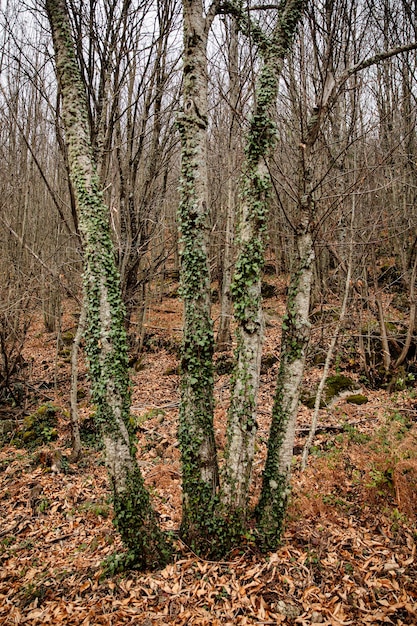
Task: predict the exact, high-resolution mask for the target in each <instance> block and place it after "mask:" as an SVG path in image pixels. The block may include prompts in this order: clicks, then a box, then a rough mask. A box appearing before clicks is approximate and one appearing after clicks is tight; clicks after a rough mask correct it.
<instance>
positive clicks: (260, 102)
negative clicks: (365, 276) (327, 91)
mask: <svg viewBox="0 0 417 626" xmlns="http://www.w3.org/2000/svg"><path fill="white" fill-rule="evenodd" d="M302 10H303V2H302V1H300V0H287V2H286V3H284V5H283V8H282V9H281V10H280V12H279V14H278V16H277V24H276V26H275V29H274V33H273V36H272V37H271V39H268V38H267V37H266V35H265V34H264V33H263V32H262V31H261V30H260V29H256V27H255V28H254V27H253V25H252V24H248V23H247V22H246V17H245V15H246V14H239V16H238V20H239V25H240V27H241V28H242V29H243V30H245V31H249V32H251V34H252V35H254V36H255V37H256V39H257V43H259V45H260V49H261V51H262V54H263V58H264V65H263V68H262V70H261V74H260V78H259V82H258V86H257V92H256V105H255V110H254V112H253V116H252V120H251V123H250V129H249V133H248V136H247V140H246V147H245V163H244V170H243V181H242V209H241V216H240V224H239V240H238V246H239V249H238V258H237V261H236V268H235V275H234V281H233V285H232V294H233V300H234V312H235V318H236V321H237V333H236V334H237V362H236V366H235V371H234V375H233V379H234V385H233V390H232V397H231V406H230V410H229V416H228V427H227V447H226V451H225V469H224V481H223V484H222V492H221V500H222V505H223V507H224V511H225V514H226V515H227V517H228V518H229V519H231V518H232V517H233V518H234V522H233V523H230V525H229V528H230V532H231V533H232V535H233V534H237V533H238V531H239V528H241V529H242V528H243V526H244V522H245V519H246V515H247V503H248V489H249V482H250V478H251V474H252V463H253V455H254V449H255V435H256V429H257V424H256V402H257V395H258V388H259V377H260V365H261V354H262V344H263V336H264V321H263V313H262V299H261V278H262V268H263V263H264V238H265V232H266V228H267V213H268V208H269V196H270V176H269V172H268V168H267V166H266V164H265V159H267V158H268V156H269V154H270V151H271V149H272V147H273V146H274V144H275V126H274V123H273V122H272V119H271V107H272V106H273V105H274V103H275V100H276V97H277V93H278V85H279V78H280V75H281V72H282V68H283V64H284V59H285V57H286V55H287V54H288V52H289V50H290V49H291V45H292V41H293V37H294V34H295V31H296V28H297V25H298V22H299V20H300V18H301V15H302ZM234 524H235V527H234V528H233V526H234Z"/></svg>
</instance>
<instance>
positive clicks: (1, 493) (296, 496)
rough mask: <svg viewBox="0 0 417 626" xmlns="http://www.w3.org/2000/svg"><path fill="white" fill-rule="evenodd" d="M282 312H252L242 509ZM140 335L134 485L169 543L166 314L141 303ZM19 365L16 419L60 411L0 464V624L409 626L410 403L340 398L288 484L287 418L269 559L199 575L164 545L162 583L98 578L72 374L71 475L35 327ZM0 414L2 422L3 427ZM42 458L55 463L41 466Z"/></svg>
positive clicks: (413, 616)
mask: <svg viewBox="0 0 417 626" xmlns="http://www.w3.org/2000/svg"><path fill="white" fill-rule="evenodd" d="M283 307H284V304H283V300H282V299H279V298H275V299H272V300H268V301H267V307H266V316H267V338H266V345H265V350H264V352H265V355H267V359H265V363H264V368H263V373H262V384H261V390H260V399H259V433H258V441H257V456H256V462H255V477H254V482H253V486H252V497H253V502H255V501H256V497H257V495H258V494H259V489H260V480H261V468H262V465H263V461H264V458H265V451H266V441H267V436H268V429H269V420H270V411H271V406H272V401H273V393H274V385H275V380H276V374H277V367H278V356H279V329H280V322H281V316H282V313H283ZM215 313H216V310H215ZM147 322H148V326H147V335H146V351H145V352H144V354H143V356H142V357H141V359H140V361H139V362H137V363H135V364H134V367H132V382H133V396H132V419H133V420H134V421H135V424H136V427H137V434H138V458H139V462H140V466H141V469H142V472H143V475H144V477H145V481H146V484H147V486H148V488H149V489H150V492H151V494H152V497H153V500H154V504H155V507H156V509H157V510H158V512H159V514H160V518H161V523H162V524H163V526H164V528H165V529H167V530H172V531H173V533H174V536H176V535H175V531H176V530H177V529H178V527H179V522H180V516H181V476H180V474H181V470H180V459H179V450H178V446H177V442H176V430H177V418H178V403H179V391H178V385H179V376H178V346H179V342H180V327H181V305H180V303H179V301H178V300H177V299H176V298H166V299H164V300H163V301H162V302H161V303H159V304H155V303H153V305H152V310H151V311H150V315H149V316H148V320H147ZM73 327H74V316H73V315H72V314H71V311H67V312H66V313H65V315H64V318H63V329H64V331H66V330H71V329H72V330H73ZM216 358H217V359H219V363H218V374H217V377H216V384H215V387H216V414H215V429H216V439H217V445H218V449H219V456H220V460H221V455H222V450H223V448H224V426H225V421H226V416H227V406H228V397H229V391H230V390H229V377H228V375H227V374H223V373H222V372H223V371H224V369H227V356H225V355H224V354H220V355H217V357H216ZM25 359H26V361H27V362H28V363H30V368H29V370H30V371H28V373H27V380H26V385H28V388H29V389H30V390H31V393H32V395H31V398H32V401H33V402H34V401H35V400H34V398H35V397H36V398H37V399H36V402H37V405H35V406H33V407H29V406H28V407H27V410H28V411H29V408H31V410H32V409H34V408H36V406H39V405H40V404H42V403H43V402H46V401H49V402H52V403H53V404H54V405H57V406H59V407H60V408H61V409H62V411H61V413H60V417H59V437H58V439H57V440H56V441H51V442H50V443H47V444H45V445H43V446H41V447H40V448H39V447H38V448H36V449H32V450H31V449H26V448H22V447H17V446H16V445H13V441H12V442H6V445H4V446H3V447H2V448H1V450H0V498H1V519H0V523H1V526H0V559H1V570H0V623H1V624H7V625H9V624H10V625H11V624H59V623H64V624H74V625H75V624H83V625H85V626H87V625H91V626H93V625H99V624H100V625H101V624H106V625H107V624H108V625H119V624H137V625H139V626H140V625H142V626H153V625H163V624H175V625H178V626H180V625H186V624H187V625H188V624H190V625H191V624H192V625H201V626H203V625H207V626H209V625H213V626H216V625H218V624H219V625H220V624H225V625H226V624H230V625H245V624H313V623H321V624H329V625H332V626H333V625H335V626H338V625H345V624H397V625H401V624H410V625H411V624H414V625H415V624H417V555H416V542H417V525H416V519H417V394H416V393H415V392H414V390H413V389H406V390H403V391H398V392H396V393H394V394H388V393H387V392H386V391H384V390H378V391H371V390H369V389H366V388H365V387H364V386H363V385H362V388H361V393H363V394H364V395H366V398H367V400H368V401H367V403H366V404H362V405H355V404H350V403H348V402H347V401H346V399H345V398H340V399H339V400H338V401H337V402H335V403H333V404H332V405H331V406H329V407H327V408H326V409H323V410H321V414H320V422H319V432H318V434H317V436H316V438H315V442H314V448H313V450H312V454H311V456H310V459H309V465H308V467H307V469H306V470H305V471H304V472H303V473H301V471H300V468H299V461H300V453H301V451H302V447H303V445H304V442H305V440H306V434H307V431H308V425H309V421H310V419H311V414H312V411H311V410H310V409H308V408H307V407H305V406H302V407H301V408H300V418H299V424H298V430H297V441H296V450H295V451H296V453H297V454H296V455H295V464H294V475H293V494H292V500H291V504H290V507H289V511H288V518H287V522H286V529H285V533H284V536H283V540H282V545H281V547H280V549H279V550H278V551H277V552H274V553H272V554H269V555H267V556H264V555H261V554H259V553H258V552H257V551H256V549H255V548H254V546H253V544H252V543H251V537H250V535H248V537H247V538H245V540H244V542H243V543H242V548H241V550H240V551H235V552H234V553H232V554H231V555H230V557H229V558H228V559H227V560H225V561H222V562H210V561H205V560H203V559H200V558H198V557H196V556H195V555H194V554H193V553H192V552H191V551H190V550H189V549H188V548H187V546H185V545H184V544H182V543H181V542H180V541H179V540H178V539H176V542H177V547H178V554H177V558H176V561H175V562H174V563H172V564H170V565H168V566H167V567H166V568H165V569H163V570H161V571H158V572H153V573H150V574H142V573H139V572H134V571H133V572H127V573H125V574H123V575H117V576H113V577H107V578H104V577H103V576H102V574H103V561H104V560H105V559H106V558H109V557H110V559H111V555H112V554H114V553H116V552H117V551H118V550H119V551H120V550H121V548H122V546H121V544H120V539H119V537H118V535H117V533H116V532H115V531H114V529H113V527H112V523H111V507H110V504H109V491H108V485H107V476H106V470H105V467H104V462H103V456H102V452H101V451H100V449H97V447H94V446H87V444H88V443H90V444H91V443H94V439H95V434H94V431H93V428H92V423H91V420H90V415H91V413H92V411H93V407H91V406H90V404H89V400H88V383H87V380H86V376H85V372H84V371H83V370H81V374H80V389H81V392H80V397H81V396H83V395H84V394H85V397H84V398H82V399H80V413H81V420H82V424H83V425H84V429H83V430H84V435H85V440H84V441H85V444H86V446H87V447H86V448H85V453H84V455H83V457H82V459H81V461H80V462H79V463H78V464H71V463H68V460H67V459H68V457H69V455H70V452H71V450H70V430H69V425H68V417H66V415H67V414H66V413H65V411H67V410H68V403H69V400H68V398H69V374H70V369H69V368H70V365H69V363H68V354H66V353H65V350H64V351H62V350H61V351H57V348H56V337H55V335H53V334H48V333H47V332H45V331H44V330H43V326H42V323H41V319H40V318H39V319H34V321H33V324H32V329H31V333H30V337H29V340H28V342H27V345H26V348H25ZM353 376H354V377H355V374H353ZM319 377H320V369H318V368H316V367H313V366H312V365H310V366H309V367H308V370H307V372H306V377H305V388H306V389H305V391H306V392H307V391H309V390H311V389H312V388H313V387H314V385H316V384H317V382H318V380H319ZM356 377H357V376H356ZM6 413H7V409H6V407H4V406H3V407H2V416H3V417H4V416H5V415H6ZM10 413H11V414H12V413H13V411H12V409H10ZM89 429H90V432H89ZM15 443H16V442H15ZM56 450H59V451H60V452H61V453H62V454H63V462H62V461H61V460H59V462H57V463H56V464H55V463H54V459H55V457H56V456H57V455H56ZM57 458H58V459H59V455H58V456H57ZM55 465H58V467H55ZM56 470H58V471H56Z"/></svg>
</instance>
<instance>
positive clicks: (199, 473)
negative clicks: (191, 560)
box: [178, 0, 218, 553]
mask: <svg viewBox="0 0 417 626" xmlns="http://www.w3.org/2000/svg"><path fill="white" fill-rule="evenodd" d="M183 10H184V53H183V111H182V114H181V116H180V117H179V120H178V126H179V129H180V134H181V149H182V152H181V201H180V207H179V227H180V232H181V251H180V254H181V271H180V277H181V295H182V298H183V300H184V333H183V343H182V354H181V373H182V380H181V406H180V426H179V440H180V447H181V455H182V477H183V513H182V523H181V536H182V537H183V539H184V540H185V541H186V542H187V543H188V544H189V545H190V546H191V547H192V548H193V549H194V550H196V551H198V552H202V553H204V552H207V550H208V551H210V548H209V545H210V542H211V539H210V535H211V531H212V529H213V515H214V508H215V502H216V492H217V488H218V470H217V457H216V447H215V441H214V429H213V346H214V338H213V327H212V321H211V317H210V274H209V265H208V258H207V249H208V237H209V229H208V218H209V207H208V190H207V179H208V176H207V145H206V142H207V137H206V135H207V88H208V83H207V66H206V63H207V61H206V54H207V50H206V48H207V35H208V30H209V27H210V20H209V19H208V17H205V16H204V14H203V4H202V2H201V1H200V0H184V2H183Z"/></svg>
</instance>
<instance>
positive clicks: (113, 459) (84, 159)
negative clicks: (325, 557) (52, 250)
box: [46, 0, 170, 568]
mask: <svg viewBox="0 0 417 626" xmlns="http://www.w3.org/2000/svg"><path fill="white" fill-rule="evenodd" d="M46 10H47V14H48V19H49V23H50V26H51V31H52V38H53V43H54V51H55V62H56V70H57V76H58V82H59V86H60V89H61V93H62V121H63V126H64V130H65V140H66V144H67V146H68V162H69V168H70V175H71V179H72V183H73V186H74V191H75V199H76V204H77V209H78V212H79V220H80V230H81V235H82V239H83V249H84V289H85V295H86V302H85V303H86V309H87V329H86V348H87V356H88V360H89V367H90V376H91V381H92V400H93V403H94V404H95V405H96V414H95V419H96V421H97V424H98V425H99V427H100V429H101V432H102V438H103V441H104V445H105V454H106V464H107V467H108V471H109V476H110V480H111V483H112V487H113V502H114V510H115V519H114V523H115V525H116V527H117V528H118V530H119V532H120V534H121V536H122V539H123V542H124V544H125V545H126V546H127V548H128V549H129V556H128V562H129V563H130V564H133V563H135V565H136V566H138V567H143V568H152V567H156V566H158V565H160V564H162V563H164V562H166V560H167V558H169V555H170V548H169V545H168V544H167V542H166V540H165V537H164V536H163V534H162V532H161V531H160V529H159V527H158V524H157V520H156V515H155V513H154V511H153V509H152V506H151V503H150V498H149V494H148V492H147V491H146V489H145V487H144V483H143V478H142V476H141V473H140V470H139V467H138V464H137V462H136V458H135V436H134V432H133V431H132V428H131V426H130V420H129V408H130V393H129V376H128V355H127V342H126V333H125V329H124V307H123V303H122V299H121V289H120V277H119V273H118V271H117V268H116V264H115V259H114V250H113V244H112V240H111V236H110V226H109V214H108V209H107V207H106V206H105V204H104V202H103V199H102V192H101V189H100V183H99V178H98V174H97V168H96V165H95V163H94V158H93V151H92V146H91V141H90V132H89V130H90V129H89V124H88V112H87V101H86V94H85V90H84V87H83V83H82V80H81V75H80V70H79V67H78V65H77V61H76V57H75V52H74V42H73V38H72V33H71V27H70V22H69V17H68V11H67V6H66V3H65V0H47V2H46Z"/></svg>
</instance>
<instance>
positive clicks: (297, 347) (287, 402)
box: [257, 207, 314, 550]
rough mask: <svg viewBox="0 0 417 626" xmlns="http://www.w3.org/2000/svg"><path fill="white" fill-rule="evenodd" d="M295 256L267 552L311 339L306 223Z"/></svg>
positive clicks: (263, 515) (277, 531)
mask: <svg viewBox="0 0 417 626" xmlns="http://www.w3.org/2000/svg"><path fill="white" fill-rule="evenodd" d="M300 210H301V211H302V212H303V214H304V216H305V218H307V217H308V216H309V211H308V210H307V208H306V207H303V208H300ZM296 254H297V257H296V267H295V269H294V271H293V273H292V276H291V282H290V287H289V290H288V299H287V307H286V314H285V316H284V319H283V323H282V340H281V360H280V367H279V374H278V381H277V389H276V394H275V400H274V406H273V409H272V425H271V431H270V435H269V440H268V454H267V460H266V465H265V470H264V474H263V483H262V492H261V498H260V501H259V504H258V507H257V517H258V526H257V528H258V534H259V538H260V543H261V544H262V545H263V547H264V548H266V549H271V550H272V549H276V547H277V545H278V542H279V539H280V536H281V531H282V523H283V520H284V515H285V511H286V508H287V501H288V495H289V479H290V474H291V461H292V456H293V448H294V437H295V424H296V419H297V412H298V401H299V396H300V388H301V382H302V378H303V374H304V366H305V357H306V349H307V345H308V341H309V338H310V322H309V310H310V293H311V283H312V276H313V260H314V253H313V238H312V235H311V232H310V221H309V219H304V220H302V221H301V223H300V225H299V228H298V232H297V236H296Z"/></svg>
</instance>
